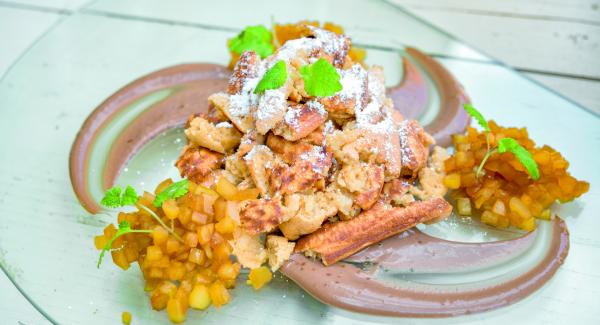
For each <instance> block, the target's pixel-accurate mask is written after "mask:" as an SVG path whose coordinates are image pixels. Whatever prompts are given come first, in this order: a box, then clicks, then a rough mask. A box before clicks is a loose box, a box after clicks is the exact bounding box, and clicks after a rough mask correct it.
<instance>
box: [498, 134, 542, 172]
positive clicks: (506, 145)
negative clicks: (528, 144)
mask: <svg viewBox="0 0 600 325" xmlns="http://www.w3.org/2000/svg"><path fill="white" fill-rule="evenodd" d="M498 152H500V153H502V152H512V153H513V154H514V155H515V157H517V159H518V160H519V162H520V163H521V164H522V165H523V166H524V167H525V169H527V172H528V173H529V175H531V177H532V178H533V180H536V181H537V180H538V179H539V178H540V171H539V170H538V165H537V163H536V162H535V160H533V156H532V155H531V153H529V151H527V149H525V148H523V147H522V146H521V145H520V144H519V143H518V142H517V140H515V139H512V138H503V139H500V141H498Z"/></svg>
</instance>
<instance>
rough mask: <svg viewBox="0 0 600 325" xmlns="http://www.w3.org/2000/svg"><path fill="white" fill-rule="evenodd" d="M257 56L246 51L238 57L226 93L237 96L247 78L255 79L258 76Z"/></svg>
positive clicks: (252, 52)
mask: <svg viewBox="0 0 600 325" xmlns="http://www.w3.org/2000/svg"><path fill="white" fill-rule="evenodd" d="M258 63H259V58H258V55H257V54H256V53H255V52H254V51H246V52H244V53H242V55H240V58H239V59H238V61H237V63H236V64H235V66H234V67H233V71H231V77H230V78H229V84H228V85H227V93H229V94H230V95H233V94H238V93H240V92H241V91H242V88H243V86H244V83H245V82H246V80H247V79H248V78H256V76H257V74H258Z"/></svg>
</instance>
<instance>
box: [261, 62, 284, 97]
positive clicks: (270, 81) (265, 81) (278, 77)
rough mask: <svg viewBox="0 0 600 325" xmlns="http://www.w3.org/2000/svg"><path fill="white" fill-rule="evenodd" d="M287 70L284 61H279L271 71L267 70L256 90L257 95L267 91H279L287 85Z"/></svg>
mask: <svg viewBox="0 0 600 325" xmlns="http://www.w3.org/2000/svg"><path fill="white" fill-rule="evenodd" d="M286 80H287V69H286V66H285V62H284V61H283V60H279V61H277V63H275V64H274V65H273V66H272V67H271V69H269V70H267V72H266V73H265V75H264V76H263V77H262V79H260V81H259V82H258V85H256V88H255V89H254V93H255V94H262V93H264V92H265V90H267V89H277V88H280V87H281V86H283V84H285V81H286Z"/></svg>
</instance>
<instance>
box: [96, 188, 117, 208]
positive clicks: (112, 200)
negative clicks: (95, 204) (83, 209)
mask: <svg viewBox="0 0 600 325" xmlns="http://www.w3.org/2000/svg"><path fill="white" fill-rule="evenodd" d="M100 204H102V205H103V206H105V207H107V208H118V207H120V206H121V188H120V187H118V186H114V187H112V188H110V189H108V191H106V193H104V197H103V198H102V200H101V201H100Z"/></svg>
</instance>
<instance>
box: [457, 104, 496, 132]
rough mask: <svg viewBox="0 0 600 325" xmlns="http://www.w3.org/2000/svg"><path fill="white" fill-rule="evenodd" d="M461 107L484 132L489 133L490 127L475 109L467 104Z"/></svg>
mask: <svg viewBox="0 0 600 325" xmlns="http://www.w3.org/2000/svg"><path fill="white" fill-rule="evenodd" d="M463 107H464V109H465V111H467V114H469V115H471V117H472V118H474V119H475V120H476V121H477V123H479V125H481V127H482V128H483V130H484V131H486V132H490V126H489V125H488V123H487V121H486V120H485V118H484V117H483V115H481V113H480V112H479V111H478V110H477V109H476V108H475V107H473V106H471V105H469V104H464V105H463Z"/></svg>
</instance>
